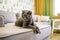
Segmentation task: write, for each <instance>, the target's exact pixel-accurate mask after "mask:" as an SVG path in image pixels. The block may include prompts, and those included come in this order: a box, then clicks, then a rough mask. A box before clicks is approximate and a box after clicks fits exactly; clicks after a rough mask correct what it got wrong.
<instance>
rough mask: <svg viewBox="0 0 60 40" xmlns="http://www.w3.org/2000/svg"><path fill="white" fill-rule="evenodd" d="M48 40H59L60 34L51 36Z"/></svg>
mask: <svg viewBox="0 0 60 40" xmlns="http://www.w3.org/2000/svg"><path fill="white" fill-rule="evenodd" d="M50 40H60V33H53V34H51V36H50Z"/></svg>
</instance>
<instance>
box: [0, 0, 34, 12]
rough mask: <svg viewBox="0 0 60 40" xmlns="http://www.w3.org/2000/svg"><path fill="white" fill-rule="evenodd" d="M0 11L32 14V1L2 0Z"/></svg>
mask: <svg viewBox="0 0 60 40" xmlns="http://www.w3.org/2000/svg"><path fill="white" fill-rule="evenodd" d="M0 10H3V11H8V12H15V13H21V12H22V10H31V11H32V12H33V13H34V0H3V3H0Z"/></svg>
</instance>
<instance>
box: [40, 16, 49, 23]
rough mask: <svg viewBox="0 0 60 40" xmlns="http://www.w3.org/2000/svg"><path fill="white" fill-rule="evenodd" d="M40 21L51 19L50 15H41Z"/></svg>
mask: <svg viewBox="0 0 60 40" xmlns="http://www.w3.org/2000/svg"><path fill="white" fill-rule="evenodd" d="M40 21H42V22H47V21H49V16H40Z"/></svg>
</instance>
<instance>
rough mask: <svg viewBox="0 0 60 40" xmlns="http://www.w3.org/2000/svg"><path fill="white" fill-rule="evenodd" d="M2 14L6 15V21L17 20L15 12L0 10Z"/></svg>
mask: <svg viewBox="0 0 60 40" xmlns="http://www.w3.org/2000/svg"><path fill="white" fill-rule="evenodd" d="M0 15H3V16H4V17H5V20H4V21H5V23H13V22H15V21H16V15H15V13H12V12H5V11H0Z"/></svg>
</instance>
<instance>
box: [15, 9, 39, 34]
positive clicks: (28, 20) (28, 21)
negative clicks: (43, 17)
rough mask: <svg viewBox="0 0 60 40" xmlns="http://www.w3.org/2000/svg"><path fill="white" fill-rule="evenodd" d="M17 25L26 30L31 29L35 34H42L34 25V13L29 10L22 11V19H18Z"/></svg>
mask: <svg viewBox="0 0 60 40" xmlns="http://www.w3.org/2000/svg"><path fill="white" fill-rule="evenodd" d="M15 25H16V26H20V27H24V28H31V29H32V30H33V32H34V33H40V31H39V28H38V27H37V26H35V25H34V22H33V19H32V12H31V11H28V10H23V11H22V17H21V18H18V19H17V21H16V22H15Z"/></svg>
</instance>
